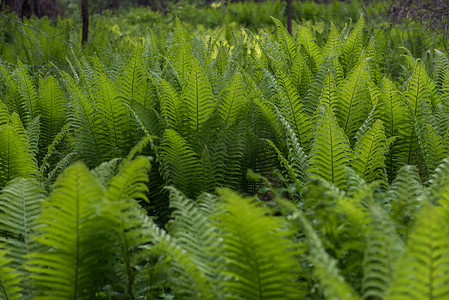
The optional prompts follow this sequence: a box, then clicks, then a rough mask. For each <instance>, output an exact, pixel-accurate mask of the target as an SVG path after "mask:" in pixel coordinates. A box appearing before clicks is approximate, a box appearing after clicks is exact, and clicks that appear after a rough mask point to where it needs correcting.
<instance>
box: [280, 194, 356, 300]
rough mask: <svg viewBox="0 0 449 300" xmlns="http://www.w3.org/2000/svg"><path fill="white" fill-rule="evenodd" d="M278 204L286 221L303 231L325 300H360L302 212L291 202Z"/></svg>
mask: <svg viewBox="0 0 449 300" xmlns="http://www.w3.org/2000/svg"><path fill="white" fill-rule="evenodd" d="M279 204H280V205H281V207H282V208H283V209H284V210H285V212H286V213H287V214H288V215H287V220H288V221H289V222H290V223H291V224H292V225H293V226H294V227H296V228H297V229H298V230H303V231H304V233H305V235H306V246H307V251H308V254H309V260H310V261H311V262H312V263H313V269H314V270H313V274H314V276H315V277H316V278H317V279H318V280H319V281H320V282H321V284H322V286H323V288H324V293H325V295H326V299H332V300H341V299H348V300H349V299H354V300H355V299H360V297H359V296H358V295H357V293H356V292H355V291H354V290H353V289H352V288H351V286H350V285H349V284H348V283H347V282H346V281H345V279H344V277H343V276H342V275H340V271H339V269H338V267H337V261H336V260H335V259H334V258H333V257H331V256H330V255H329V254H328V253H327V252H326V250H325V248H324V246H323V244H322V242H321V240H320V238H319V237H318V234H317V233H316V232H315V230H314V229H313V227H312V226H311V225H310V223H309V221H308V220H307V219H306V218H305V217H304V215H303V214H302V212H301V211H300V210H299V209H298V208H297V207H296V206H294V204H293V203H291V202H288V201H285V200H284V201H279Z"/></svg>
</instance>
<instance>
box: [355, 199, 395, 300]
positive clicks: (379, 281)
mask: <svg viewBox="0 0 449 300" xmlns="http://www.w3.org/2000/svg"><path fill="white" fill-rule="evenodd" d="M370 219H371V224H370V225H371V226H370V229H369V231H368V235H367V238H366V241H367V245H366V248H365V249H366V250H365V255H364V259H363V280H362V291H363V298H364V299H371V298H378V299H383V298H384V297H385V294H386V292H387V290H388V287H389V286H390V284H391V281H392V279H393V273H394V271H395V270H396V263H397V260H398V258H399V257H400V256H401V254H402V251H403V249H404V243H403V242H402V240H401V239H400V237H399V235H398V233H397V232H396V228H395V226H394V222H393V221H392V220H391V219H390V217H389V216H388V213H387V212H386V210H384V209H382V208H380V207H375V206H372V207H371V208H370Z"/></svg>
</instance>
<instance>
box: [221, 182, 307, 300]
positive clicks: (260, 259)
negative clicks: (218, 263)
mask: <svg viewBox="0 0 449 300" xmlns="http://www.w3.org/2000/svg"><path fill="white" fill-rule="evenodd" d="M221 199H222V200H223V201H224V211H223V213H221V214H219V215H218V216H217V219H218V223H217V224H218V226H219V230H220V233H221V235H222V238H223V242H222V246H221V247H222V251H223V255H224V257H225V258H226V259H225V261H226V262H225V264H224V265H223V266H222V267H221V268H222V272H224V274H229V275H230V278H229V280H227V281H225V282H223V283H222V285H223V292H224V294H225V295H226V294H228V295H229V294H231V295H235V296H234V297H236V298H243V299H280V298H283V299H293V298H296V297H297V293H298V287H297V284H296V283H295V278H296V276H297V272H298V271H299V268H298V267H299V265H298V263H297V262H296V259H295V258H294V255H295V252H296V251H297V250H296V249H295V245H294V244H293V243H292V241H291V232H290V230H288V229H285V224H284V222H283V219H280V218H276V217H272V216H269V215H267V214H269V211H268V210H267V209H266V208H263V207H259V206H257V205H256V204H255V203H253V201H254V200H253V199H251V198H242V197H240V196H238V195H237V194H235V193H232V192H230V191H228V190H222V191H221ZM274 270H275V272H273V271H274Z"/></svg>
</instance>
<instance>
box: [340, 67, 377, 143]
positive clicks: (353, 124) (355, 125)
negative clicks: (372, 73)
mask: <svg viewBox="0 0 449 300" xmlns="http://www.w3.org/2000/svg"><path fill="white" fill-rule="evenodd" d="M368 78H369V74H368V72H367V64H366V62H364V61H361V62H359V64H358V65H357V66H356V67H355V68H354V70H352V71H351V72H350V74H349V75H348V76H347V77H346V78H345V80H344V81H343V82H342V83H341V84H340V85H339V86H338V89H339V101H338V102H337V105H336V109H337V111H336V116H337V119H338V121H339V124H340V126H341V127H342V129H343V130H344V131H345V132H346V134H347V135H348V137H349V138H352V137H353V136H354V134H355V132H356V131H357V129H359V127H360V126H361V125H362V124H363V121H364V120H365V119H366V117H367V116H368V114H369V111H370V110H371V107H370V106H371V101H370V98H369V93H368V89H367V80H368Z"/></svg>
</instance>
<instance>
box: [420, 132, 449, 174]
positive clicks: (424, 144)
mask: <svg viewBox="0 0 449 300" xmlns="http://www.w3.org/2000/svg"><path fill="white" fill-rule="evenodd" d="M423 127H424V128H423V130H420V131H419V132H418V138H419V142H420V146H421V149H422V152H423V155H424V160H425V164H426V169H427V173H428V174H432V173H433V171H434V170H435V168H436V167H437V165H439V164H440V162H441V161H442V160H443V159H444V158H445V157H446V156H447V154H448V150H447V148H446V147H445V144H444V140H443V138H442V137H441V136H440V135H439V134H438V132H437V131H436V130H435V128H434V127H433V126H432V125H430V124H428V123H425V124H423Z"/></svg>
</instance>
